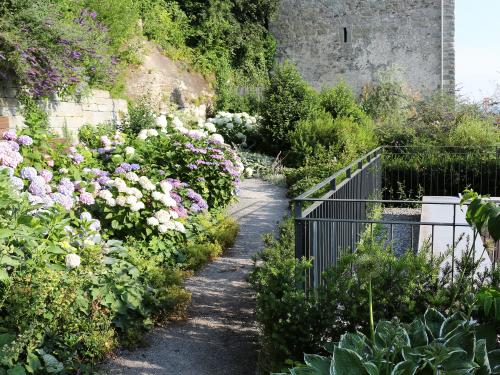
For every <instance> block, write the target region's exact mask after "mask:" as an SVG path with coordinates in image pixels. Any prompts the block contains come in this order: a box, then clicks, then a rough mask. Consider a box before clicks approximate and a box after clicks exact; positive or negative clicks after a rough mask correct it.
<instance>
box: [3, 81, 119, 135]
mask: <svg viewBox="0 0 500 375" xmlns="http://www.w3.org/2000/svg"><path fill="white" fill-rule="evenodd" d="M39 104H40V106H41V107H43V108H44V109H46V110H47V113H48V114H49V121H50V125H51V127H52V128H53V129H54V130H55V131H56V132H58V133H59V134H62V133H63V129H64V128H67V129H68V130H69V131H70V132H71V133H72V134H76V133H77V132H78V129H79V128H80V127H81V126H82V125H84V124H92V125H97V124H101V123H107V122H116V121H121V120H122V119H123V117H124V116H125V115H126V113H127V101H126V100H122V99H112V98H111V96H110V94H109V92H108V91H104V90H92V91H91V92H90V94H89V95H87V96H85V97H82V98H79V99H76V98H75V99H66V98H65V99H61V98H53V99H50V100H43V101H40V102H39ZM0 116H1V117H6V118H8V121H9V127H10V128H16V127H19V126H22V125H23V123H24V118H23V116H22V114H21V111H20V108H19V102H18V101H17V99H16V89H15V88H13V87H1V88H0Z"/></svg>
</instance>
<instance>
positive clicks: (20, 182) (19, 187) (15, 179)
mask: <svg viewBox="0 0 500 375" xmlns="http://www.w3.org/2000/svg"><path fill="white" fill-rule="evenodd" d="M10 182H11V183H12V185H13V186H14V187H15V188H16V189H17V190H22V189H23V188H24V182H23V180H21V179H20V178H19V177H16V176H12V177H11V178H10Z"/></svg>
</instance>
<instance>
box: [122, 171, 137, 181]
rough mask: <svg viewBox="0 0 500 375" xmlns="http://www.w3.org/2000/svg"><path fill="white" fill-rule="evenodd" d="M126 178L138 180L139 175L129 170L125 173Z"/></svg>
mask: <svg viewBox="0 0 500 375" xmlns="http://www.w3.org/2000/svg"><path fill="white" fill-rule="evenodd" d="M125 178H126V179H127V180H129V181H133V182H137V181H139V176H137V173H135V172H127V173H126V174H125Z"/></svg>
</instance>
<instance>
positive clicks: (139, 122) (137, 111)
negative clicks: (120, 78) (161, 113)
mask: <svg viewBox="0 0 500 375" xmlns="http://www.w3.org/2000/svg"><path fill="white" fill-rule="evenodd" d="M121 128H122V130H123V132H124V133H125V134H127V135H128V136H130V137H131V138H135V137H136V136H137V135H138V134H139V133H140V131H141V130H143V129H151V128H156V113H155V112H154V111H153V109H152V105H151V102H150V101H149V100H148V99H146V98H141V99H140V100H138V101H137V102H131V103H129V108H128V116H127V118H126V119H125V121H124V123H123V124H122V126H121Z"/></svg>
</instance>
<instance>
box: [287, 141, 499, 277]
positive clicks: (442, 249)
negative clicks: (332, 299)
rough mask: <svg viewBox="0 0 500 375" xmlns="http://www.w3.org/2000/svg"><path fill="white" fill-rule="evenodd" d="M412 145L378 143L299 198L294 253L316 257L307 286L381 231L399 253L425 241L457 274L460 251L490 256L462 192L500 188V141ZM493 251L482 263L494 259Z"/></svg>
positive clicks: (483, 266) (386, 242)
mask: <svg viewBox="0 0 500 375" xmlns="http://www.w3.org/2000/svg"><path fill="white" fill-rule="evenodd" d="M410 151H411V150H410V148H408V147H405V148H395V147H382V148H377V149H375V150H373V151H371V152H370V153H368V154H367V155H365V156H363V157H362V158H360V159H358V160H356V161H355V162H353V163H352V164H350V165H349V166H347V167H346V168H344V169H342V170H340V171H339V172H337V173H335V174H334V175H332V176H331V177H329V178H328V179H326V180H324V181H323V182H321V183H320V184H318V185H316V186H315V187H313V188H312V189H310V190H308V191H307V192H305V193H304V194H302V195H301V196H299V197H297V198H296V199H295V200H294V204H295V233H296V240H295V241H296V246H295V251H296V257H297V258H302V257H305V258H307V259H312V263H313V267H312V268H311V269H310V271H309V273H308V275H307V281H306V283H307V285H308V286H317V285H318V284H320V283H321V282H322V280H321V275H322V273H323V271H325V270H326V269H327V268H329V267H331V266H334V265H335V264H336V263H337V261H338V260H339V259H340V258H341V257H342V256H343V255H344V254H346V253H351V252H354V251H356V248H357V246H358V244H359V242H360V240H361V238H362V236H363V235H364V234H365V233H367V231H369V232H372V233H373V232H374V231H375V230H376V231H377V236H380V237H381V241H385V244H386V246H388V247H391V248H392V249H393V250H394V251H395V252H398V253H402V252H404V251H408V250H412V251H418V250H419V249H420V248H423V247H426V248H428V249H429V251H431V254H433V255H434V254H435V255H440V256H443V257H444V258H445V259H446V261H447V262H448V264H449V265H450V266H451V271H452V272H453V271H454V269H455V263H456V259H455V253H457V254H458V253H461V252H463V251H464V250H465V248H471V247H472V249H473V256H477V257H478V259H479V257H480V256H482V255H483V254H485V253H484V247H483V246H482V245H481V237H480V236H478V235H477V233H476V232H475V231H474V230H473V229H472V228H470V227H469V225H468V224H467V223H466V221H465V213H464V211H465V208H464V207H461V206H460V202H459V198H458V194H460V193H461V192H463V190H464V189H466V188H473V189H474V190H476V191H479V192H480V193H482V194H487V193H489V194H491V195H493V196H495V195H497V194H498V193H500V186H499V183H500V173H499V172H500V147H495V148H486V149H482V150H480V149H478V148H458V147H456V148H432V149H424V148H414V149H413V153H411V152H410ZM439 161H441V163H439ZM454 167H456V169H454ZM478 171H479V172H478ZM376 212H377V214H375V213H376ZM426 216H429V217H431V219H429V218H428V217H426ZM369 232H368V233H369ZM446 253H448V255H446ZM449 254H451V255H449ZM495 254H497V253H496V252H492V254H491V259H490V258H489V257H485V260H484V261H483V262H482V263H481V265H480V267H481V268H485V267H488V265H491V262H494V261H495V260H496V259H495V257H496V256H498V254H497V255H495Z"/></svg>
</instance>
